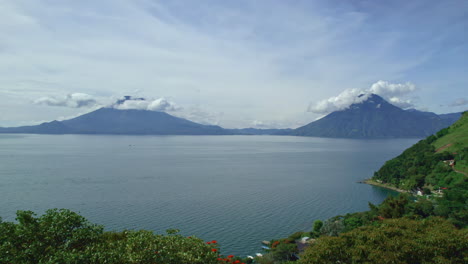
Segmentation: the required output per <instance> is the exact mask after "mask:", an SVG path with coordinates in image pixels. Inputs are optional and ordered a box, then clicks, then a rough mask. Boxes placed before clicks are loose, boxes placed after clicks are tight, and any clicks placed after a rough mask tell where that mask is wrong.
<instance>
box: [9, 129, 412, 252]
mask: <svg viewBox="0 0 468 264" xmlns="http://www.w3.org/2000/svg"><path fill="white" fill-rule="evenodd" d="M416 141H417V139H391V140H348V139H325V138H307V137H288V136H99V135H96V136H94V135H5V134H4V135H0V216H1V217H2V218H3V220H4V221H14V218H15V212H16V210H32V211H35V212H37V213H38V214H42V213H43V212H44V211H45V210H46V209H50V208H68V209H71V210H73V211H76V212H80V213H81V215H83V216H85V217H86V218H87V219H89V220H90V221H91V222H93V223H97V224H102V225H105V227H106V229H108V230H123V229H148V230H153V231H155V232H158V233H163V232H164V230H166V229H169V228H178V229H181V231H182V234H184V235H195V236H198V237H201V238H203V239H205V240H217V241H218V242H219V243H220V245H221V251H222V253H223V254H236V255H241V256H245V255H249V254H253V253H255V252H261V249H260V246H261V245H260V241H262V240H270V239H272V238H280V237H283V236H287V235H289V234H291V233H293V232H295V231H298V230H309V229H310V228H311V225H312V222H313V221H314V220H316V219H322V220H324V219H327V218H329V217H332V216H335V215H339V214H345V213H348V212H356V211H363V210H367V204H368V202H372V203H380V202H381V201H382V200H383V199H384V198H385V197H386V196H387V195H389V194H392V192H391V191H388V190H385V189H381V188H378V187H373V186H369V185H365V184H359V183H357V181H359V180H362V179H364V178H369V177H371V176H372V174H373V172H374V171H375V170H377V169H378V168H379V167H380V166H382V165H383V163H384V162H385V161H386V160H388V159H390V158H392V157H394V156H396V155H398V154H399V153H401V152H402V151H403V150H404V149H406V148H407V147H409V146H411V145H412V144H414V143H416Z"/></svg>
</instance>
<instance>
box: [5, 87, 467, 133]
mask: <svg viewBox="0 0 468 264" xmlns="http://www.w3.org/2000/svg"><path fill="white" fill-rule="evenodd" d="M126 99H127V100H128V99H131V98H130V97H126ZM138 99H142V98H138ZM142 100H144V99H142ZM124 101H125V100H121V101H119V102H117V103H116V104H122V103H123V102H124ZM460 116H461V113H453V114H443V115H437V114H434V113H431V112H422V111H418V110H414V109H412V110H403V109H401V108H398V107H396V106H394V105H392V104H390V103H388V102H387V101H385V100H384V99H383V98H382V97H380V96H378V95H375V94H372V95H370V96H369V97H368V98H367V99H366V100H364V101H363V102H362V103H357V104H353V105H351V106H350V107H349V108H347V109H344V110H341V111H336V112H333V113H331V114H329V115H327V116H325V117H323V118H321V119H319V120H317V121H314V122H312V123H309V124H307V125H305V126H302V127H299V128H297V129H256V128H244V129H225V128H222V127H220V126H214V125H203V124H199V123H195V122H192V121H189V120H186V119H183V118H179V117H175V116H172V115H170V114H168V113H165V112H159V111H149V110H135V109H124V110H122V109H117V108H115V107H114V106H112V107H104V108H100V109H98V110H95V111H93V112H90V113H87V114H84V115H81V116H78V117H76V118H72V119H69V120H64V121H52V122H46V123H42V124H40V125H35V126H22V127H10V128H0V133H33V134H115V135H293V136H312V137H333V138H403V137H426V136H428V135H431V134H433V133H434V132H436V131H438V130H440V129H442V128H445V127H448V126H450V125H451V124H453V123H454V122H455V121H456V120H457V119H458V118H459V117H460Z"/></svg>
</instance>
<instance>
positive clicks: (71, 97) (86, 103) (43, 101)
mask: <svg viewBox="0 0 468 264" xmlns="http://www.w3.org/2000/svg"><path fill="white" fill-rule="evenodd" d="M34 103H35V104H39V105H48V106H61V107H71V108H81V107H92V106H96V105H97V104H98V103H97V101H96V99H94V98H93V97H92V96H91V95H89V94H84V93H73V94H68V95H67V96H64V97H53V96H45V97H41V98H39V99H37V100H34Z"/></svg>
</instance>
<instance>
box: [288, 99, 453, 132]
mask: <svg viewBox="0 0 468 264" xmlns="http://www.w3.org/2000/svg"><path fill="white" fill-rule="evenodd" d="M457 115H458V116H459V115H460V114H457V113H456V114H448V115H443V116H442V117H441V116H438V115H437V114H434V113H430V112H421V111H417V110H403V109H401V108H398V107H396V106H394V105H392V104H390V103H388V102H387V101H385V100H384V99H383V98H382V97H380V96H378V95H375V94H373V95H371V96H369V98H368V99H367V100H365V101H364V102H362V103H358V104H353V105H351V106H350V107H349V108H348V109H345V110H342V111H336V112H333V113H331V114H329V115H327V116H325V117H323V118H322V119H319V120H317V121H315V122H312V123H310V124H308V125H305V126H303V127H300V128H297V129H295V130H293V131H292V135H297V136H314V137H336V138H408V137H416V138H417V137H426V136H428V135H431V134H432V133H434V132H436V131H438V130H440V129H442V128H444V127H447V126H449V125H451V124H452V123H453V122H454V121H455V120H456V116H457Z"/></svg>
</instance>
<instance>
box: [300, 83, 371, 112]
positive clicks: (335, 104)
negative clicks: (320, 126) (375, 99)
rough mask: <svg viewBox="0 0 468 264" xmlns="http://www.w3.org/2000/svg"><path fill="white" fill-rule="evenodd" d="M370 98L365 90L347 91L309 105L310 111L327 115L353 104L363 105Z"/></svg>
mask: <svg viewBox="0 0 468 264" xmlns="http://www.w3.org/2000/svg"><path fill="white" fill-rule="evenodd" d="M360 95H362V96H360ZM368 97H369V94H368V93H366V92H365V91H364V90H358V89H347V90H344V91H343V92H342V93H340V94H339V95H338V96H333V97H330V98H328V99H325V100H322V101H320V102H318V103H316V104H311V105H309V108H308V111H309V112H313V113H317V114H326V113H330V112H334V111H339V110H343V109H346V108H348V107H349V106H350V105H352V104H357V103H361V102H363V101H365V100H366V99H367V98H368Z"/></svg>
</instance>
